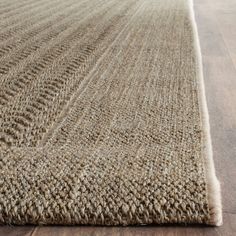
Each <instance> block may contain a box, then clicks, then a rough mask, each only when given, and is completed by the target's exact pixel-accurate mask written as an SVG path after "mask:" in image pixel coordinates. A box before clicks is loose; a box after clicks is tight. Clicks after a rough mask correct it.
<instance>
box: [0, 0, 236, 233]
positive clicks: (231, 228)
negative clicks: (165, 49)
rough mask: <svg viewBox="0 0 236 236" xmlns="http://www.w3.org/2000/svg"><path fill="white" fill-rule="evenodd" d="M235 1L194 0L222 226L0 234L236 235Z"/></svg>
mask: <svg viewBox="0 0 236 236" xmlns="http://www.w3.org/2000/svg"><path fill="white" fill-rule="evenodd" d="M235 12H236V2H235V1H234V0H224V1H221V0H198V1H195V14H196V20H197V25H198V30H199V36H200V43H201V48H202V55H203V64H204V77H205V86H206V95H207V102H208V109H209V115H210V124H211V134H212V142H213V150H214V160H215V166H216V171H217V176H218V177H219V179H220V181H221V184H222V196H223V211H224V225H223V226H221V227H217V228H214V227H202V226H201V227H198V226H188V227H184V226H168V227H160V226H159V227H151V226H149V227H61V226H58V227H33V226H25V227H13V226H3V227H1V228H0V235H34V236H39V235H71V236H73V235H79V236H83V235H91V236H92V235H96V236H100V235H104V236H105V235H119V236H121V235H129V236H133V235H135V236H138V235H151V236H152V235H153V236H154V235H168V236H172V235H175V236H176V235H181V236H184V235H191V236H194V235H224V236H233V235H236V187H235V186H236V185H235V179H236V171H235V168H236V159H235V154H236V146H235V143H236V132H235V131H236V106H235V103H236V93H235V90H236V80H235V78H236V33H235V32H236V24H235V22H236V14H235Z"/></svg>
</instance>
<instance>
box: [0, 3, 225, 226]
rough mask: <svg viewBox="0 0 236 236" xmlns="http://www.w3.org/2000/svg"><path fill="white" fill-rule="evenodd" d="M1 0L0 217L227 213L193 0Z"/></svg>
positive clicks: (132, 219)
mask: <svg viewBox="0 0 236 236" xmlns="http://www.w3.org/2000/svg"><path fill="white" fill-rule="evenodd" d="M0 5H1V7H0V25H1V27H0V75H1V80H0V105H1V113H0V119H1V122H0V124H1V125H0V127H1V136H0V143H1V149H0V156H1V158H0V171H1V178H0V194H1V195H0V222H1V223H2V224H64V225H73V224H83V225H143V224H166V223H168V224H170V223H183V224H195V223H196V224H208V225H220V224H221V223H222V217H221V201H220V187H219V183H218V180H217V178H216V176H215V170H214V165H213V158H212V150H211V140H210V131H209V124H208V114H207V107H206V100H205V94H204V86H203V77H202V68H201V57H200V49H199V42H198V36H197V31H196V25H195V21H194V16H193V10H192V5H191V3H190V2H189V1H188V0H67V1H63V0H50V1H49V0H40V1H38V0H20V1H19V0H11V1H8V0H2V1H1V2H0Z"/></svg>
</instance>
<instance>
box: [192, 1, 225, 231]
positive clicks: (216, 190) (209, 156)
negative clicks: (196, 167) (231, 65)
mask: <svg viewBox="0 0 236 236" xmlns="http://www.w3.org/2000/svg"><path fill="white" fill-rule="evenodd" d="M188 7H189V12H190V18H191V24H192V28H193V34H194V48H195V52H196V57H197V64H196V66H197V73H198V74H197V85H198V88H199V89H198V96H199V100H200V116H201V120H202V125H203V127H202V128H203V134H204V138H203V143H202V151H203V158H204V164H205V166H204V167H205V180H206V184H207V194H208V196H207V197H208V205H209V211H210V219H209V221H208V222H207V224H209V225H214V226H220V225H222V224H223V220H222V203H221V188H220V182H219V181H218V179H217V177H216V174H215V166H214V160H213V151H212V142H211V135H210V124H209V114H208V108H207V100H206V94H205V85H204V76H203V64H202V55H201V47H200V41H199V35H198V29H197V24H196V20H195V14H194V3H193V0H188Z"/></svg>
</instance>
